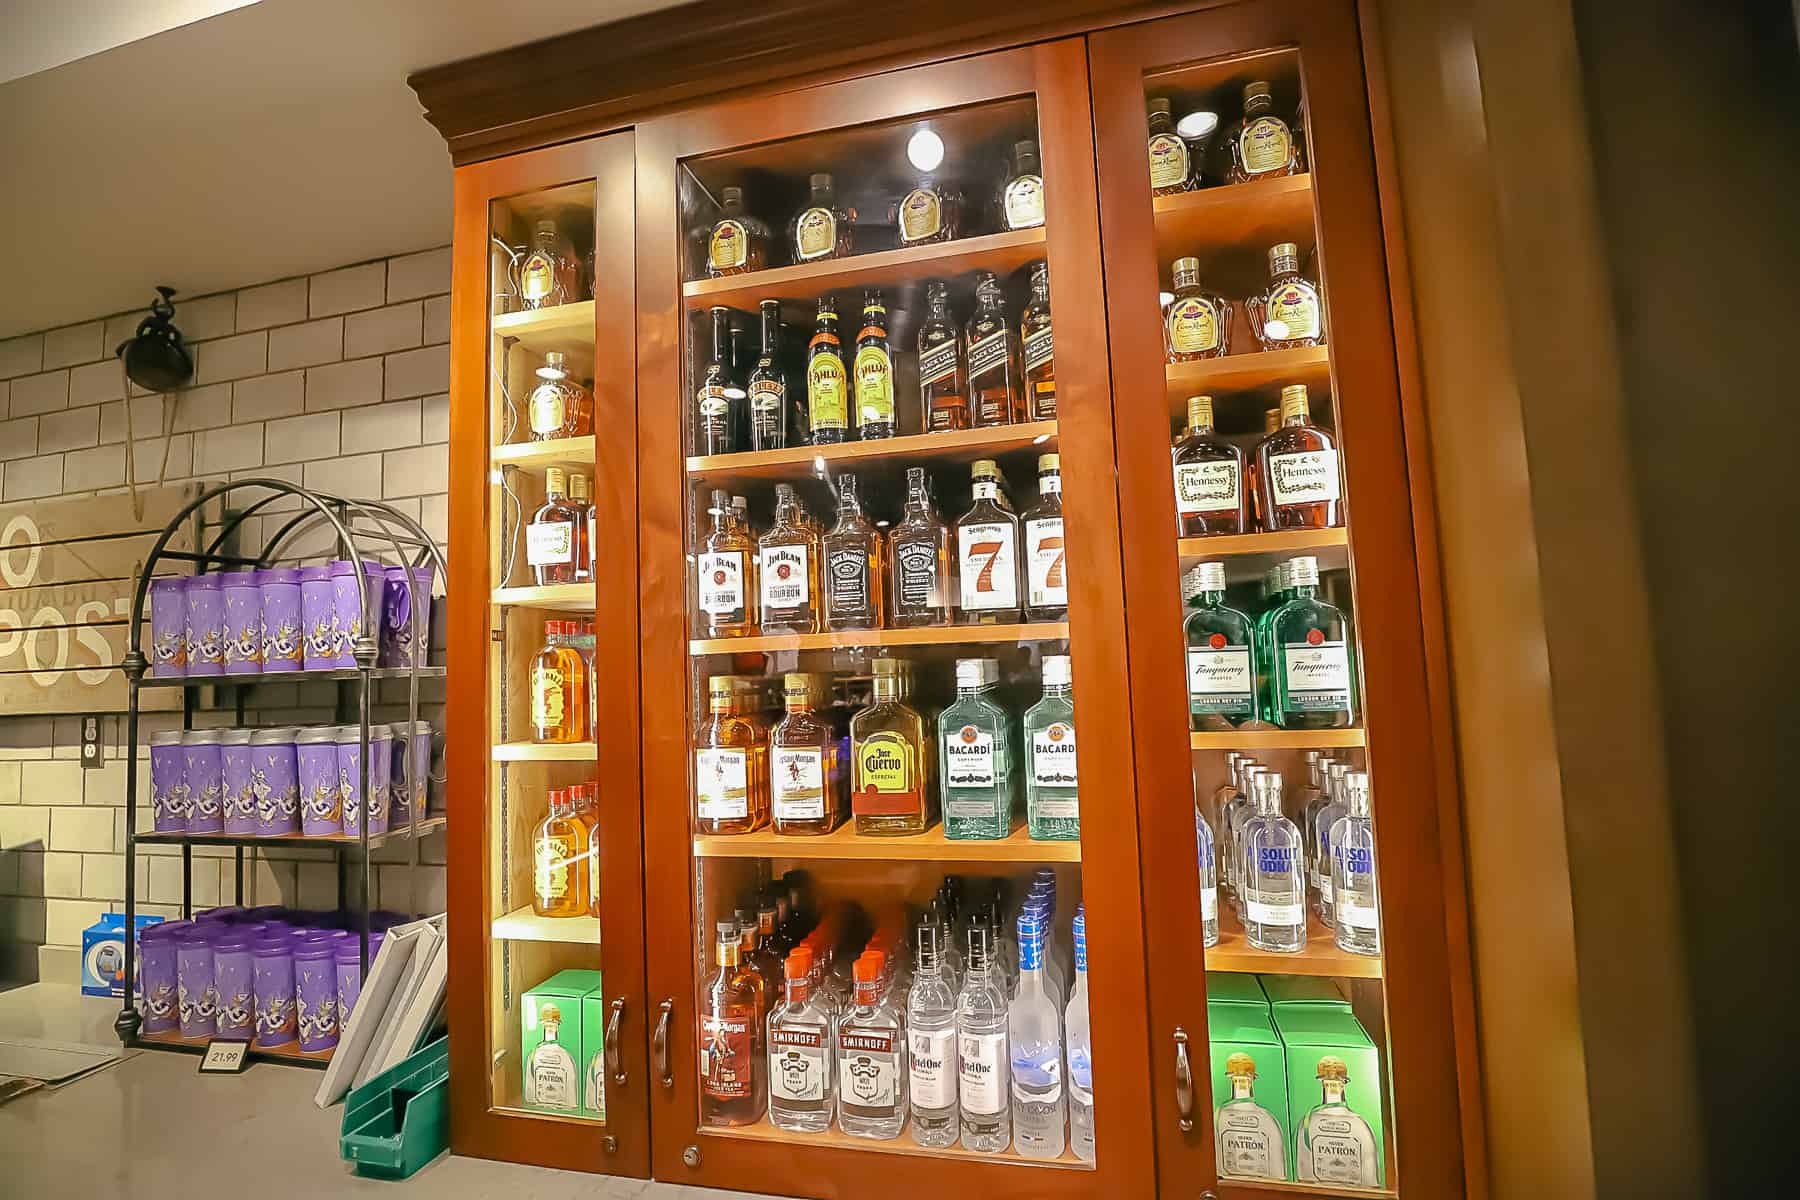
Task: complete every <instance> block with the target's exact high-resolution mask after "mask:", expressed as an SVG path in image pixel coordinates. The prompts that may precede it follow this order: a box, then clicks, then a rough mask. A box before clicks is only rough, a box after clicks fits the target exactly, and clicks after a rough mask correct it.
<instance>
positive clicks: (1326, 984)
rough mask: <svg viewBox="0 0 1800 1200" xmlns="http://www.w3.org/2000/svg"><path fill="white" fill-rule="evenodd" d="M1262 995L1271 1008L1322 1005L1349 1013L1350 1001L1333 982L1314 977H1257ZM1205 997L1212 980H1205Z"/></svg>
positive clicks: (1209, 992) (1209, 993) (1208, 993)
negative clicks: (1266, 998)
mask: <svg viewBox="0 0 1800 1200" xmlns="http://www.w3.org/2000/svg"><path fill="white" fill-rule="evenodd" d="M1257 979H1258V980H1259V981H1260V982H1261V983H1262V990H1263V994H1264V995H1266V996H1268V998H1269V1006H1270V1007H1271V1008H1273V1007H1275V1006H1277V1005H1282V1004H1324V1005H1328V1006H1329V1007H1332V1008H1341V1009H1343V1010H1344V1011H1345V1012H1349V1011H1350V1000H1349V998H1348V997H1347V996H1345V995H1344V993H1343V992H1341V991H1339V990H1338V985H1337V982H1336V981H1335V980H1332V979H1322V978H1320V977H1318V976H1314V975H1259V976H1257ZM1207 988H1208V991H1207V995H1208V996H1209V997H1210V996H1211V995H1212V992H1211V988H1212V980H1210V979H1208V980H1207Z"/></svg>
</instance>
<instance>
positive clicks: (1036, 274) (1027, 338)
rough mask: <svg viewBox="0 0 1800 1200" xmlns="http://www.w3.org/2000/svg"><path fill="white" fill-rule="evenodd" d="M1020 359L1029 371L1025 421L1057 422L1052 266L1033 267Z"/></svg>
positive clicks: (1026, 377)
mask: <svg viewBox="0 0 1800 1200" xmlns="http://www.w3.org/2000/svg"><path fill="white" fill-rule="evenodd" d="M1019 358H1020V360H1021V362H1022V363H1023V365H1024V368H1025V419H1026V420H1027V421H1054V420H1055V419H1056V342H1055V341H1054V340H1053V338H1052V334H1051V329H1050V264H1049V263H1038V264H1037V265H1036V266H1034V267H1032V268H1031V299H1030V300H1029V301H1027V302H1026V304H1025V315H1024V316H1023V317H1021V318H1020V320H1019Z"/></svg>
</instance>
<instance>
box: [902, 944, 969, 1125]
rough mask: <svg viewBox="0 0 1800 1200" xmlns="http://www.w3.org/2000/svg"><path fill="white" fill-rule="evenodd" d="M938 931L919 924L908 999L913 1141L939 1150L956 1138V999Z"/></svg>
mask: <svg viewBox="0 0 1800 1200" xmlns="http://www.w3.org/2000/svg"><path fill="white" fill-rule="evenodd" d="M943 936H944V932H943V930H942V929H940V928H938V927H936V926H934V925H932V924H930V923H929V922H927V923H924V924H921V925H920V926H919V928H918V934H917V937H916V938H915V939H914V941H913V954H914V959H913V977H912V987H911V988H910V989H909V990H908V991H907V993H906V1046H907V1097H908V1103H909V1106H910V1107H911V1109H912V1136H913V1141H914V1142H916V1143H918V1144H919V1145H921V1146H927V1147H931V1148H933V1149H943V1148H944V1147H947V1146H954V1145H955V1144H956V1137H957V1132H958V1129H957V1108H956V1075H957V1062H956V993H955V992H954V991H952V990H951V987H950V982H949V980H948V978H947V977H946V976H945V973H944V971H943V970H942V969H941V966H940V959H939V955H938V939H939V938H941V937H943Z"/></svg>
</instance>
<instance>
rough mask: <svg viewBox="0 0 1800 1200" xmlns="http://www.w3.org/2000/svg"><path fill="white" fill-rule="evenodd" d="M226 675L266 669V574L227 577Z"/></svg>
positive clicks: (234, 573) (251, 672) (244, 574)
mask: <svg viewBox="0 0 1800 1200" xmlns="http://www.w3.org/2000/svg"><path fill="white" fill-rule="evenodd" d="M223 589H224V594H225V607H224V612H225V625H224V643H225V673H226V674H227V675H254V674H256V673H257V672H259V671H261V670H262V663H263V649H262V572H261V571H233V572H232V573H230V574H228V575H226V576H225V582H224V584H223Z"/></svg>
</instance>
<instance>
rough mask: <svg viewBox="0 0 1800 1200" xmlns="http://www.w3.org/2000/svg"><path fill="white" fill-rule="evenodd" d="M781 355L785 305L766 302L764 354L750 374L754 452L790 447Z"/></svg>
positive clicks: (764, 303) (786, 391)
mask: <svg viewBox="0 0 1800 1200" xmlns="http://www.w3.org/2000/svg"><path fill="white" fill-rule="evenodd" d="M780 354H781V301H779V300H764V301H763V302H762V352H761V353H760V354H759V355H758V356H757V359H756V366H755V367H754V368H752V369H751V371H750V383H749V387H748V389H747V390H748V391H749V393H750V448H751V449H752V450H781V449H785V448H786V447H787V417H788V386H787V373H786V372H784V371H783V370H782V369H781V363H780V362H779V361H778V359H779V356H780Z"/></svg>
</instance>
